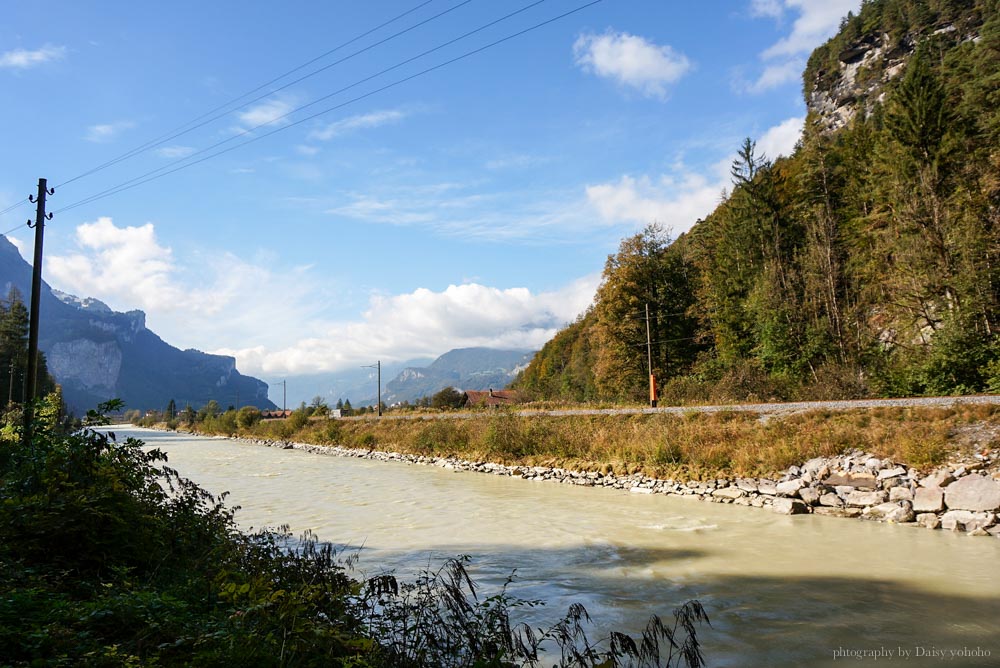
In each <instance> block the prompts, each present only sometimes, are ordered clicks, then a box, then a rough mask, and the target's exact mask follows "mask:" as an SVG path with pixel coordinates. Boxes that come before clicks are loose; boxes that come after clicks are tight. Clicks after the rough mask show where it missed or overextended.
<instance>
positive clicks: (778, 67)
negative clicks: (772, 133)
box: [743, 0, 861, 93]
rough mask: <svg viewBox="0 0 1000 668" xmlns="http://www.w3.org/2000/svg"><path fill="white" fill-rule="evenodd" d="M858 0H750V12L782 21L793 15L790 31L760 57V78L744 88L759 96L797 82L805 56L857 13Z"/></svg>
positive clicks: (803, 66)
mask: <svg viewBox="0 0 1000 668" xmlns="http://www.w3.org/2000/svg"><path fill="white" fill-rule="evenodd" d="M860 7H861V0H751V5H750V13H751V14H753V15H754V16H765V17H770V18H773V19H776V20H778V21H783V20H784V18H785V17H786V15H788V14H793V15H795V20H794V21H793V22H792V28H791V32H789V33H788V34H787V35H786V36H784V37H782V38H781V39H780V40H778V41H777V42H775V43H774V44H772V45H771V46H770V47H768V48H767V49H765V50H764V51H763V52H762V53H761V54H760V58H761V60H763V61H764V62H765V63H766V65H765V66H764V70H763V71H762V72H761V74H760V76H759V77H757V79H756V80H755V81H753V82H750V83H748V84H744V85H743V88H744V89H745V90H747V91H749V92H752V93H761V92H764V91H766V90H770V89H773V88H777V87H779V86H782V85H785V84H787V83H790V82H793V81H797V80H798V78H799V77H800V76H801V74H802V70H803V69H804V68H805V61H806V57H807V56H808V55H809V53H810V52H811V51H812V50H813V49H815V48H816V47H817V46H819V45H820V44H822V43H823V42H825V41H826V40H827V39H829V38H830V37H832V36H833V35H834V34H835V33H836V32H837V29H838V28H839V27H840V22H841V20H842V19H843V17H845V16H847V13H848V12H850V11H853V12H857V11H858V10H859V8H860Z"/></svg>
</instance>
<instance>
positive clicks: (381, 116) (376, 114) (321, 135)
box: [309, 109, 407, 141]
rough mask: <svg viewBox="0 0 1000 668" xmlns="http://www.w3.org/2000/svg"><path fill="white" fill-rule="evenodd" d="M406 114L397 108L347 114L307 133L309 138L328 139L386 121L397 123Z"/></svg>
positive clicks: (372, 126) (374, 126)
mask: <svg viewBox="0 0 1000 668" xmlns="http://www.w3.org/2000/svg"><path fill="white" fill-rule="evenodd" d="M406 116H407V114H406V112H403V111H400V110H399V109H387V110H383V111H372V112H369V113H367V114H358V115H356V116H349V117H348V118H344V119H341V120H339V121H334V122H333V123H329V124H328V125H326V126H325V127H323V128H322V129H320V130H315V131H313V132H311V133H310V134H309V139H313V140H317V141H329V140H331V139H333V138H335V137H339V136H341V135H345V134H348V133H350V132H354V131H356V130H365V129H368V128H377V127H379V126H381V125H386V124H388V123H398V122H399V121H401V120H402V119H404V118H405V117H406Z"/></svg>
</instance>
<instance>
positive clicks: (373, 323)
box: [216, 274, 600, 375]
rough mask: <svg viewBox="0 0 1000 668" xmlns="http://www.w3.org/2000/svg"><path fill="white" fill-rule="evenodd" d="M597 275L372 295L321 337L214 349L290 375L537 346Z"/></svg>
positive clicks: (570, 314) (244, 365) (247, 367)
mask: <svg viewBox="0 0 1000 668" xmlns="http://www.w3.org/2000/svg"><path fill="white" fill-rule="evenodd" d="M599 280H600V277H599V276H598V275H596V274H595V275H592V276H587V277H585V278H582V279H580V280H577V281H574V282H573V283H571V284H570V285H568V286H566V287H564V288H562V289H560V290H556V291H552V292H542V293H537V294H535V293H532V292H531V291H530V290H528V289H526V288H507V289H501V288H495V287H489V286H484V285H479V284H476V283H466V284H463V285H451V286H449V287H448V288H446V289H445V290H443V291H441V292H434V291H432V290H428V289H426V288H419V289H417V290H414V291H413V292H411V293H407V294H402V295H395V296H388V297H387V296H375V297H372V299H371V302H370V304H369V307H368V310H366V311H365V312H364V313H363V314H362V316H361V319H360V320H357V321H354V322H343V323H333V324H331V325H330V326H329V327H328V328H327V329H326V330H325V331H324V332H323V335H322V336H317V337H310V338H303V339H300V340H298V341H295V342H293V343H291V344H290V345H288V346H286V347H284V348H281V349H276V350H271V349H268V348H266V347H263V346H257V347H254V348H247V349H242V350H230V349H227V350H220V351H216V352H221V353H224V354H229V355H234V356H235V357H236V358H237V360H239V365H240V369H242V370H244V371H247V372H249V373H255V374H259V375H273V374H290V375H292V374H305V373H317V372H329V371H339V370H342V369H345V368H353V367H356V366H358V365H359V364H362V363H369V362H370V361H371V360H372V359H373V358H380V359H382V360H394V361H400V360H405V359H411V358H414V357H436V356H438V355H440V354H442V353H444V352H447V351H448V350H451V349H453V348H463V347H472V346H489V347H495V348H525V349H537V348H540V347H541V346H542V345H544V344H545V342H546V341H548V340H549V339H550V338H552V337H553V336H554V335H555V334H556V332H557V331H558V330H559V329H560V328H562V327H563V326H565V325H566V324H567V323H569V322H571V321H573V320H574V319H575V318H576V317H577V316H578V315H579V314H580V313H582V312H583V311H584V310H586V309H587V307H588V306H590V304H591V302H592V301H593V297H594V292H595V291H596V289H597V285H598V283H599Z"/></svg>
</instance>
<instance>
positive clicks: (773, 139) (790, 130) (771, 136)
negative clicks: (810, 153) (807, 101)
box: [757, 116, 806, 160]
mask: <svg viewBox="0 0 1000 668" xmlns="http://www.w3.org/2000/svg"><path fill="white" fill-rule="evenodd" d="M805 121H806V119H805V117H804V116H797V117H795V118H789V119H788V120H785V121H782V122H781V123H779V124H778V125H775V126H774V127H773V128H769V129H768V130H767V131H766V132H765V133H764V134H762V135H761V136H760V138H759V139H758V140H757V151H758V152H760V153H762V154H763V155H765V156H767V157H768V158H770V159H772V160H774V159H775V158H778V157H779V156H789V155H791V154H792V153H793V152H794V151H795V145H796V144H797V143H798V141H799V138H800V137H801V136H802V126H803V125H804V124H805Z"/></svg>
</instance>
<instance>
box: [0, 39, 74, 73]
mask: <svg viewBox="0 0 1000 668" xmlns="http://www.w3.org/2000/svg"><path fill="white" fill-rule="evenodd" d="M65 55H66V47H65V46H52V45H51V44H46V45H45V46H43V47H42V48H40V49H36V50H34V51H28V50H27V49H14V50H13V51H7V52H5V53H0V69H4V68H6V69H12V70H26V69H28V68H31V67H35V66H36V65H43V64H45V63H48V62H51V61H53V60H59V59H61V58H62V57H63V56H65Z"/></svg>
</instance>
